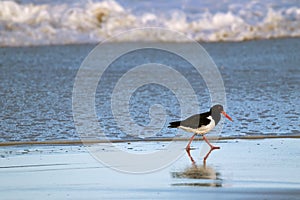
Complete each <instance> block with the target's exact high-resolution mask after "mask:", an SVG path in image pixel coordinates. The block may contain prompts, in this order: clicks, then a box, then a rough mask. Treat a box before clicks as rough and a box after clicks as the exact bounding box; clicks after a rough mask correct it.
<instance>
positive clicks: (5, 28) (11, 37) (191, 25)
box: [0, 0, 300, 46]
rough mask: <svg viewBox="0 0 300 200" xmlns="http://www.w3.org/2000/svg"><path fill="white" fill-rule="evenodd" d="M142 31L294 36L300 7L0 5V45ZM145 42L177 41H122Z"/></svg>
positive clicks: (91, 39) (210, 36) (210, 38)
mask: <svg viewBox="0 0 300 200" xmlns="http://www.w3.org/2000/svg"><path fill="white" fill-rule="evenodd" d="M143 27H162V28H167V29H170V30H174V31H179V32H182V33H183V34H185V35H187V36H188V37H189V38H192V39H194V40H197V41H206V42H218V41H244V40H251V39H268V38H280V37H299V36H300V8H299V7H297V6H290V7H288V8H277V9H275V8H273V7H271V6H266V5H264V6H261V5H260V4H258V3H255V2H254V3H253V2H251V3H249V4H247V5H243V6H241V5H231V6H230V7H229V9H228V10H227V11H225V12H220V11H219V12H212V11H209V10H203V11H202V12H196V13H195V12H192V13H189V12H184V11H182V10H170V11H167V12H150V11H147V10H144V11H143V12H139V14H136V13H134V12H132V11H130V9H126V8H125V7H123V6H121V5H120V4H119V3H117V2H116V1H111V0H104V1H101V2H85V3H77V4H64V3H63V4H40V5H37V4H21V3H17V2H15V1H1V2H0V36H1V37H0V46H29V45H49V44H78V43H97V42H100V41H102V40H105V39H107V38H110V37H113V36H114V35H117V34H119V33H121V32H124V31H127V30H130V29H134V28H143ZM123 39H124V38H123ZM145 40H147V41H149V40H150V41H177V38H171V37H166V36H165V35H163V34H159V33H153V32H145V35H133V34H131V35H130V37H128V38H126V41H145ZM179 42H180V41H179Z"/></svg>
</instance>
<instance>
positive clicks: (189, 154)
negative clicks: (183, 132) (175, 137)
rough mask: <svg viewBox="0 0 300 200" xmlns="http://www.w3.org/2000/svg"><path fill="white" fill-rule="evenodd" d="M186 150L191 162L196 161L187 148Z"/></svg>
mask: <svg viewBox="0 0 300 200" xmlns="http://www.w3.org/2000/svg"><path fill="white" fill-rule="evenodd" d="M186 152H187V154H188V156H189V158H190V160H191V162H192V163H193V164H195V163H196V162H195V160H194V159H193V157H192V156H191V153H190V149H189V150H186Z"/></svg>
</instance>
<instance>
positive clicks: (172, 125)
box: [168, 121, 181, 128]
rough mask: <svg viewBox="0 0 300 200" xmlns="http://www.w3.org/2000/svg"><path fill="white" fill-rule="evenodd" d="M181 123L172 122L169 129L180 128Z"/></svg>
mask: <svg viewBox="0 0 300 200" xmlns="http://www.w3.org/2000/svg"><path fill="white" fill-rule="evenodd" d="M180 123H181V121H176V122H170V125H169V126H168V128H177V127H178V126H180Z"/></svg>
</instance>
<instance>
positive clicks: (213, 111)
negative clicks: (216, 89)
mask: <svg viewBox="0 0 300 200" xmlns="http://www.w3.org/2000/svg"><path fill="white" fill-rule="evenodd" d="M221 113H222V114H223V115H224V116H225V117H226V118H227V119H229V120H230V121H233V120H232V119H231V117H229V115H227V113H226V112H225V111H224V109H223V106H222V105H214V106H213V107H211V108H210V111H209V112H205V113H201V114H196V115H193V116H191V117H189V118H187V119H185V120H182V121H175V122H171V123H170V125H169V126H168V128H181V129H183V130H185V131H188V132H192V133H194V135H193V136H192V137H191V139H190V140H189V143H188V145H187V146H186V150H187V151H188V153H189V151H190V145H191V143H192V141H193V139H194V137H195V136H196V135H202V136H203V139H204V140H205V142H206V143H207V144H208V145H209V146H210V148H211V150H210V152H211V151H212V150H214V149H220V147H216V146H213V145H212V144H210V143H209V141H208V140H207V138H206V137H205V134H206V133H208V132H209V131H210V130H212V129H213V128H214V127H215V126H216V125H217V124H218V123H219V121H220V119H221ZM210 152H209V153H208V154H207V155H206V156H205V157H204V161H205V160H206V159H207V157H208V155H209V154H210ZM189 155H190V154H189ZM192 161H193V160H192Z"/></svg>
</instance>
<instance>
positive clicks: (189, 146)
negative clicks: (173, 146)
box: [185, 133, 197, 151]
mask: <svg viewBox="0 0 300 200" xmlns="http://www.w3.org/2000/svg"><path fill="white" fill-rule="evenodd" d="M196 135H197V134H196V133H195V134H194V135H193V136H192V137H191V139H190V141H189V143H188V145H187V146H186V147H185V150H186V151H190V150H191V143H192V141H193V139H194V137H195V136H196Z"/></svg>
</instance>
